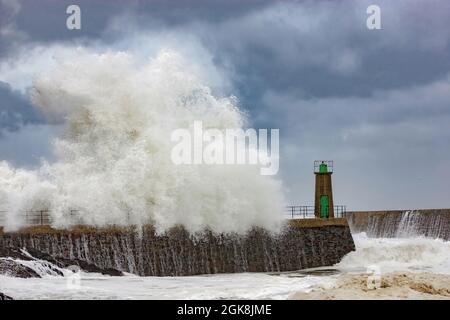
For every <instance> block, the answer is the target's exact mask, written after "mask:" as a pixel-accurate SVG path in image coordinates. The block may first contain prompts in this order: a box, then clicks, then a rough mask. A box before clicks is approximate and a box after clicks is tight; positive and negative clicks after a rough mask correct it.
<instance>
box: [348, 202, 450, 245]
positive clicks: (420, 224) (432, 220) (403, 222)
mask: <svg viewBox="0 0 450 320" xmlns="http://www.w3.org/2000/svg"><path fill="white" fill-rule="evenodd" d="M346 218H347V220H348V223H349V226H350V229H351V231H352V233H353V234H355V233H360V232H365V233H366V234H367V236H369V237H373V238H405V237H416V236H424V237H429V238H440V239H444V240H447V241H448V240H450V209H426V210H397V211H368V212H363V211H361V212H347V213H346Z"/></svg>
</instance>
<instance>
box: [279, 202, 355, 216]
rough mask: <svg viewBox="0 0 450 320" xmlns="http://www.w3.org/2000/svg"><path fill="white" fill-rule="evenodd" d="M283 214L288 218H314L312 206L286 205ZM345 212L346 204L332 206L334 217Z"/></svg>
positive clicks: (343, 214)
mask: <svg viewBox="0 0 450 320" xmlns="http://www.w3.org/2000/svg"><path fill="white" fill-rule="evenodd" d="M284 213H285V215H286V216H287V217H288V218H289V219H313V218H315V217H316V216H315V207H314V206H286V207H285V211H284ZM346 213H347V206H342V205H337V206H334V217H335V218H343V217H344V216H345V214H346Z"/></svg>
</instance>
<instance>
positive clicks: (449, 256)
mask: <svg viewBox="0 0 450 320" xmlns="http://www.w3.org/2000/svg"><path fill="white" fill-rule="evenodd" d="M353 239H354V240H355V245H356V251H354V252H351V253H349V254H348V255H346V256H345V257H344V258H343V259H342V261H341V262H340V263H338V264H337V265H336V266H337V267H338V268H339V269H342V270H354V269H356V270H360V271H361V269H363V270H364V269H366V268H367V267H369V266H378V267H379V268H380V269H381V271H382V272H384V271H386V272H389V271H428V272H434V273H450V242H447V241H444V240H441V239H430V238H424V237H414V238H368V237H367V236H366V234H365V233H359V234H354V235H353Z"/></svg>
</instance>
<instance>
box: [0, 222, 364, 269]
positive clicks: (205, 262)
mask: <svg viewBox="0 0 450 320" xmlns="http://www.w3.org/2000/svg"><path fill="white" fill-rule="evenodd" d="M335 220H336V222H335V223H333V221H330V222H327V223H320V224H317V223H316V224H315V225H314V222H311V221H307V222H305V223H307V224H308V225H302V224H301V223H297V222H296V221H293V222H291V223H290V224H289V225H288V226H287V227H286V228H285V230H284V232H282V233H280V234H271V233H269V232H268V231H266V230H264V229H260V228H255V229H252V230H251V231H250V232H248V233H247V234H245V235H238V234H213V233H211V232H204V233H202V234H199V235H196V236H193V235H192V234H190V233H188V232H187V231H186V230H185V229H183V228H173V229H171V230H169V231H167V232H166V233H164V234H161V235H158V234H157V233H155V230H154V229H153V228H152V227H149V226H147V227H144V228H143V229H142V233H141V234H139V233H137V232H136V230H134V229H132V228H126V229H125V228H121V229H119V228H110V229H93V228H81V227H80V228H78V229H77V230H71V231H67V230H66V231H63V230H54V229H51V228H31V229H28V230H25V231H22V232H16V233H3V234H2V233H0V246H15V247H21V248H22V247H25V248H33V249H36V250H39V251H41V252H45V253H48V254H51V255H52V256H54V257H62V258H68V259H80V260H84V261H87V262H88V263H92V264H95V265H97V266H98V267H100V268H114V269H118V270H121V271H125V272H130V273H134V274H138V275H141V276H185V275H196V274H213V273H235V272H275V271H293V270H299V269H305V268H312V267H319V266H329V265H333V264H335V263H337V262H339V261H340V260H341V258H342V257H343V256H344V255H346V254H347V253H349V252H350V251H352V250H354V249H355V247H354V243H353V239H352V236H351V234H350V229H349V228H348V226H347V225H346V223H345V220H344V219H335Z"/></svg>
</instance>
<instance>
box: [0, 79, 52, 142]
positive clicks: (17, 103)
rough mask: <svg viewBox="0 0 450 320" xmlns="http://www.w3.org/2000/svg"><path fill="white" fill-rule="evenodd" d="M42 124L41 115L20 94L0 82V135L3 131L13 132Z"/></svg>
mask: <svg viewBox="0 0 450 320" xmlns="http://www.w3.org/2000/svg"><path fill="white" fill-rule="evenodd" d="M43 122H44V120H43V118H42V117H41V115H40V114H39V113H38V112H37V111H36V109H35V108H33V107H32V106H31V105H30V103H29V101H28V100H27V99H26V98H25V97H24V96H23V95H22V94H20V93H19V92H14V91H13V90H12V89H11V88H10V86H9V85H8V84H6V83H3V82H0V134H1V133H2V132H3V131H4V130H8V131H15V130H18V129H20V128H21V127H22V126H23V125H27V124H37V123H43Z"/></svg>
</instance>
